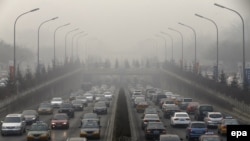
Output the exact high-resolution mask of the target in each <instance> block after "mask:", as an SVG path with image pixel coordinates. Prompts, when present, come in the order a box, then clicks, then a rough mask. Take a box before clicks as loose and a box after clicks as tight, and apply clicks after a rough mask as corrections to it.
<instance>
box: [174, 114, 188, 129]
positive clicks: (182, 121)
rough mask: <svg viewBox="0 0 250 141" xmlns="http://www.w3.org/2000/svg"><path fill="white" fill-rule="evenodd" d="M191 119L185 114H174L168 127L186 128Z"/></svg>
mask: <svg viewBox="0 0 250 141" xmlns="http://www.w3.org/2000/svg"><path fill="white" fill-rule="evenodd" d="M190 121H191V119H190V117H189V115H188V114H187V112H175V113H174V115H173V116H172V117H171V119H170V125H171V126H173V127H174V126H176V125H185V126H188V124H189V123H190Z"/></svg>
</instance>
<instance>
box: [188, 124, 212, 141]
mask: <svg viewBox="0 0 250 141" xmlns="http://www.w3.org/2000/svg"><path fill="white" fill-rule="evenodd" d="M207 131H208V129H207V126H206V123H205V122H204V121H191V122H190V123H189V125H188V127H187V128H186V139H187V140H188V141H190V140H192V139H195V138H199V137H200V136H201V135H203V134H205V133H206V132H207Z"/></svg>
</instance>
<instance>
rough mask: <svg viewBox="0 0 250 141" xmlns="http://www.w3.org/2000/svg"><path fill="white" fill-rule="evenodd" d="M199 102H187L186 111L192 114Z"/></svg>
mask: <svg viewBox="0 0 250 141" xmlns="http://www.w3.org/2000/svg"><path fill="white" fill-rule="evenodd" d="M199 104H200V103H199V102H189V103H188V105H187V107H186V112H187V113H188V114H194V112H195V110H196V108H197V107H198V106H199Z"/></svg>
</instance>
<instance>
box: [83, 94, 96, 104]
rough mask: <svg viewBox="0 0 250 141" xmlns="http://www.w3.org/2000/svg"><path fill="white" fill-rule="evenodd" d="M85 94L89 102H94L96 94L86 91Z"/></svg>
mask: <svg viewBox="0 0 250 141" xmlns="http://www.w3.org/2000/svg"><path fill="white" fill-rule="evenodd" d="M84 96H85V97H86V99H87V101H88V102H93V100H94V95H93V94H92V93H85V94H84Z"/></svg>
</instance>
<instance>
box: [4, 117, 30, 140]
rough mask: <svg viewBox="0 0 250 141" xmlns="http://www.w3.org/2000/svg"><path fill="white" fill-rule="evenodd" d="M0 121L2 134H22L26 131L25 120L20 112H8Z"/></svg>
mask: <svg viewBox="0 0 250 141" xmlns="http://www.w3.org/2000/svg"><path fill="white" fill-rule="evenodd" d="M1 123H2V126H1V134H2V136H5V135H7V134H18V135H22V134H23V133H25V132H26V122H25V118H24V116H23V115H22V114H8V115H7V116H6V117H5V118H4V120H3V121H1Z"/></svg>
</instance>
